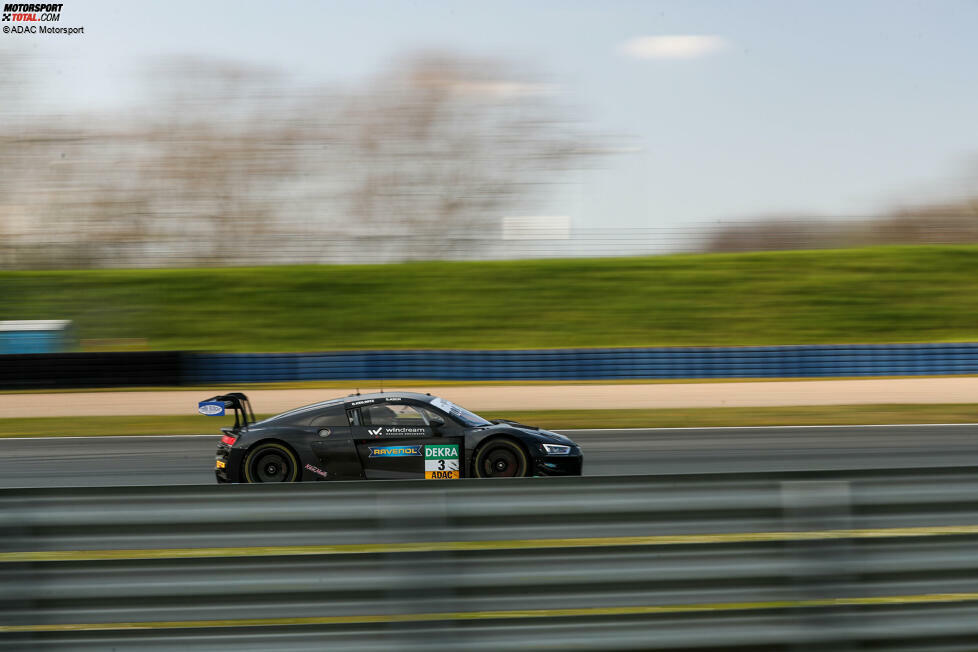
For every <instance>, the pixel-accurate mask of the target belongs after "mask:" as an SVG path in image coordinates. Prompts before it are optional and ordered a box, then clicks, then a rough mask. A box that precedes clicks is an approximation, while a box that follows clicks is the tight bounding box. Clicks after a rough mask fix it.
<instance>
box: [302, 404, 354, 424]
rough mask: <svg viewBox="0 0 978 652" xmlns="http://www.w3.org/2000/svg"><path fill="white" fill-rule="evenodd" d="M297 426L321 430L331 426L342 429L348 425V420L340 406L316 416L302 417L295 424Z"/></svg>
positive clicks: (318, 413)
mask: <svg viewBox="0 0 978 652" xmlns="http://www.w3.org/2000/svg"><path fill="white" fill-rule="evenodd" d="M295 425H297V426H312V427H317V428H322V427H325V426H332V427H334V428H342V427H346V426H349V425H350V420H349V419H348V418H347V416H346V410H344V409H343V406H342V405H337V406H336V407H331V408H329V409H328V410H325V411H321V412H317V413H316V414H311V415H308V414H307V415H303V416H302V417H301V418H300V419H299V420H297V421H296V422H295Z"/></svg>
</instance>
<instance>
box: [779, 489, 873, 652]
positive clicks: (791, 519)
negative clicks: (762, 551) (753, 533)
mask: <svg viewBox="0 0 978 652" xmlns="http://www.w3.org/2000/svg"><path fill="white" fill-rule="evenodd" d="M781 506H782V518H783V521H784V526H785V527H784V529H785V530H787V531H795V532H817V533H826V536H825V537H824V538H815V539H811V540H809V541H794V542H790V543H787V544H786V546H787V548H786V554H787V556H788V557H789V559H790V560H791V561H792V564H791V565H790V569H791V570H789V573H790V579H791V580H792V582H793V584H794V586H795V590H796V591H797V592H798V594H799V598H800V599H803V600H823V599H831V598H840V597H851V596H847V595H843V593H846V591H845V589H844V588H843V587H844V585H846V584H850V583H851V582H852V581H853V580H855V579H856V578H855V576H854V575H853V573H852V570H851V569H852V566H853V560H854V556H855V551H854V549H853V546H852V540H851V539H848V538H841V537H834V536H828V533H829V532H831V531H838V530H847V529H851V528H852V512H851V509H850V506H851V498H850V487H849V482H847V481H835V480H794V481H788V482H782V483H781ZM849 593H851V592H849ZM798 618H799V621H800V623H799V624H800V625H801V626H802V627H803V628H807V629H811V630H812V631H813V633H821V634H822V635H823V636H824V633H825V632H836V633H838V635H839V638H838V640H837V641H833V647H832V649H833V650H837V651H845V650H856V649H858V647H857V645H856V644H855V642H854V641H852V640H851V639H849V637H848V636H846V635H845V632H846V630H847V629H848V627H847V625H846V622H845V621H843V620H842V619H839V618H836V617H835V616H834V615H833V614H832V613H831V612H826V611H824V610H822V609H800V610H798ZM811 638H812V639H813V640H823V641H824V639H820V637H818V636H812V637H811ZM823 646H824V643H821V644H819V645H817V646H815V647H817V648H818V649H824V647H823ZM793 649H797V650H808V649H814V648H813V647H812V646H810V645H809V644H807V643H800V644H798V645H795V646H793Z"/></svg>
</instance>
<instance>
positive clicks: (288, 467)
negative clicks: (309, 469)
mask: <svg viewBox="0 0 978 652" xmlns="http://www.w3.org/2000/svg"><path fill="white" fill-rule="evenodd" d="M244 478H245V482H296V481H297V480H298V479H299V460H298V459H297V458H296V456H295V453H293V452H292V450H291V449H290V448H289V447H288V446H285V445H284V444H279V443H277V442H267V443H264V444H259V445H258V446H255V447H254V448H252V449H251V450H250V451H248V455H246V456H245V460H244Z"/></svg>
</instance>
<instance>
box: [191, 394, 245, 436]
mask: <svg viewBox="0 0 978 652" xmlns="http://www.w3.org/2000/svg"><path fill="white" fill-rule="evenodd" d="M225 410H234V428H235V430H237V429H238V428H242V427H244V426H247V425H248V424H249V423H254V422H255V421H257V419H255V411H254V410H252V409H251V402H250V401H249V400H248V397H247V396H245V395H244V394H242V393H241V392H229V393H227V394H220V395H218V396H212V397H211V398H208V399H204V400H203V401H201V402H199V403H198V404H197V411H198V412H200V413H201V414H203V415H205V416H208V417H221V416H224V412H225Z"/></svg>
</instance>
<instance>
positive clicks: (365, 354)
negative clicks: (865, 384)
mask: <svg viewBox="0 0 978 652" xmlns="http://www.w3.org/2000/svg"><path fill="white" fill-rule="evenodd" d="M958 374H978V343H974V342H963V343H951V344H874V345H870V344H851V345H811V346H745V347H662V348H623V349H614V348H595V349H539V350H536V349H528V350H512V351H493V350H487V351H468V350H440V351H439V350H406V351H329V352H323V353H197V352H180V351H171V352H162V351H161V352H130V353H126V352H113V353H60V354H30V355H5V356H0V389H56V388H65V387H111V386H119V385H123V384H124V385H130V386H146V387H149V386H170V387H172V386H176V385H217V384H223V385H227V384H237V383H246V382H290V381H313V380H410V379H424V380H436V379H446V380H600V379H627V378H818V377H839V376H914V375H928V376H939V375H958Z"/></svg>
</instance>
